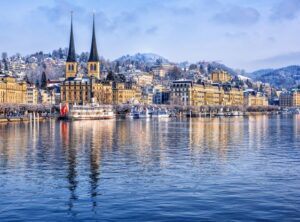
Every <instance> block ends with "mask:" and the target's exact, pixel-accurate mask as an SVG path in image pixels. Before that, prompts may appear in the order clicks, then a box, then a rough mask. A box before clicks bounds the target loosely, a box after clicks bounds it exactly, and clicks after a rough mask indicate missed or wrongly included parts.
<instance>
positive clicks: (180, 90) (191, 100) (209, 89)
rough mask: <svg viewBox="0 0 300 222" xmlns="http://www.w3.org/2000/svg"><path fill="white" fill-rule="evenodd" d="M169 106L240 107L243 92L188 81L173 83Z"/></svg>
mask: <svg viewBox="0 0 300 222" xmlns="http://www.w3.org/2000/svg"><path fill="white" fill-rule="evenodd" d="M171 104H174V105H185V106H208V105H209V106H213V105H215V106H218V105H223V106H242V105H243V104H244V95H243V91H242V90H240V89H237V88H231V87H230V88H226V87H222V86H215V85H211V84H195V83H193V82H192V81H188V80H179V81H174V82H173V84H172V86H171Z"/></svg>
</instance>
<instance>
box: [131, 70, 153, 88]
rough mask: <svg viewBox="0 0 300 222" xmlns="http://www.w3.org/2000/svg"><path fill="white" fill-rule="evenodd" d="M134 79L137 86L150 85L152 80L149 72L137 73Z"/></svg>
mask: <svg viewBox="0 0 300 222" xmlns="http://www.w3.org/2000/svg"><path fill="white" fill-rule="evenodd" d="M135 81H136V83H137V84H138V85H139V86H145V85H151V84H152V82H153V75H152V74H150V73H143V74H139V75H137V76H136V77H135Z"/></svg>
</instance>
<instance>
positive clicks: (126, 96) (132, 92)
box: [113, 83, 141, 105]
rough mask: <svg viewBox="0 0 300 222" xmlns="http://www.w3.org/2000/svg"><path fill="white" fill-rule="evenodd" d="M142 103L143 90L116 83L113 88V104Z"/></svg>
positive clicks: (128, 84)
mask: <svg viewBox="0 0 300 222" xmlns="http://www.w3.org/2000/svg"><path fill="white" fill-rule="evenodd" d="M140 101H141V90H140V88H139V87H138V86H136V85H133V84H130V83H115V84H114V86H113V103H114V104H117V105H120V104H126V103H135V102H140Z"/></svg>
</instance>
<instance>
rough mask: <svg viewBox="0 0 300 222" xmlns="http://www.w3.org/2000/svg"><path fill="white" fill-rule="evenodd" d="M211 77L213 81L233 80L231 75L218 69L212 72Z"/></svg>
mask: <svg viewBox="0 0 300 222" xmlns="http://www.w3.org/2000/svg"><path fill="white" fill-rule="evenodd" d="M210 78H211V80H212V81H213V82H218V83H225V82H229V81H231V80H232V77H231V75H230V74H229V73H228V72H225V71H223V70H216V71H213V72H212V73H211V74H210Z"/></svg>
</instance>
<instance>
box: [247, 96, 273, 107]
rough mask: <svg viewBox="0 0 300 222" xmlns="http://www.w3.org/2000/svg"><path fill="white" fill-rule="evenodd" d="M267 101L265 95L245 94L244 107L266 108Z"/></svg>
mask: <svg viewBox="0 0 300 222" xmlns="http://www.w3.org/2000/svg"><path fill="white" fill-rule="evenodd" d="M268 105H269V101H268V98H267V97H266V96H265V95H262V94H260V93H256V94H255V95H253V94H249V93H246V94H245V106H268Z"/></svg>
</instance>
